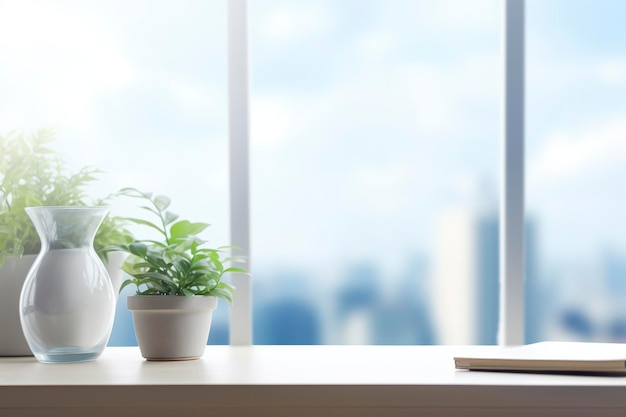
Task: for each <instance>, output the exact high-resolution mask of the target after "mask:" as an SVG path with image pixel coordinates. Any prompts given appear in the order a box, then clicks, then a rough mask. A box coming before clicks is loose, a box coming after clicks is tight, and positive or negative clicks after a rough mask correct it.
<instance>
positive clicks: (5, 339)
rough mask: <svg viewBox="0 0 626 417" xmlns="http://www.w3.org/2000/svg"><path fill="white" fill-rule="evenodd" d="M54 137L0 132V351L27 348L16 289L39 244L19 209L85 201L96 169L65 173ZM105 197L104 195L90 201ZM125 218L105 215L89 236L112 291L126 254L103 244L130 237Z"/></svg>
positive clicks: (45, 132)
mask: <svg viewBox="0 0 626 417" xmlns="http://www.w3.org/2000/svg"><path fill="white" fill-rule="evenodd" d="M53 141H54V132H53V131H52V130H49V129H46V130H39V131H37V132H35V133H33V134H32V135H29V136H27V135H24V134H23V133H22V134H16V133H9V134H7V135H1V134H0V149H2V153H1V154H0V356H22V355H30V354H31V352H30V349H29V347H28V344H27V343H26V340H25V338H24V335H23V333H22V328H21V325H20V320H19V295H20V291H21V288H22V284H23V282H24V279H25V277H26V275H27V273H28V271H29V269H30V267H31V265H32V263H33V262H34V260H35V258H36V256H37V254H38V253H39V251H40V248H41V244H40V240H39V236H38V235H37V232H36V231H35V228H34V225H33V223H32V221H31V220H30V218H29V217H28V215H27V214H26V212H25V210H24V209H25V208H26V207H29V206H85V205H90V204H88V201H87V197H86V192H85V189H86V187H87V186H88V185H89V184H90V183H91V182H92V181H94V180H95V179H96V174H97V173H98V170H96V169H94V168H90V167H85V168H82V169H81V170H79V171H78V172H75V173H69V172H68V171H67V170H66V168H65V164H64V161H63V159H62V158H61V156H60V155H59V154H58V153H57V152H55V151H54V150H52V149H51V148H50V147H49V145H50V143H51V142H53ZM104 203H106V199H103V200H98V201H96V202H94V204H91V205H101V204H104ZM125 224H126V223H125V221H124V220H123V219H121V218H119V217H111V216H109V217H107V218H106V219H105V220H104V222H103V223H102V225H101V227H100V228H99V230H98V233H97V235H96V238H95V242H94V246H95V248H96V251H97V252H98V254H99V255H100V257H101V258H102V259H103V261H104V263H105V265H106V266H107V270H108V272H109V275H110V276H111V279H112V283H113V287H114V289H115V293H116V294H117V288H119V286H120V284H121V276H122V274H121V273H120V270H119V265H121V264H122V262H123V260H124V258H125V254H123V253H121V252H120V253H116V254H113V253H110V254H108V253H107V252H104V251H103V249H104V248H105V247H108V246H111V245H114V244H122V243H127V242H129V241H131V240H132V236H131V234H130V233H129V232H128V231H127V229H126V227H125Z"/></svg>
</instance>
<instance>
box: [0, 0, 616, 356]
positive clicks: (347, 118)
mask: <svg viewBox="0 0 626 417" xmlns="http://www.w3.org/2000/svg"><path fill="white" fill-rule="evenodd" d="M526 3H528V5H527V6H528V7H527V10H528V19H527V25H526V27H527V30H526V33H527V36H526V39H527V41H528V48H527V50H528V54H527V58H528V59H527V61H526V66H524V60H523V52H524V38H525V36H524V26H523V24H524V15H523V12H524V7H523V6H524V5H525V4H526ZM503 6H506V7H508V10H509V11H510V10H513V12H511V13H509V15H505V17H503V14H502V11H503ZM0 7H1V8H0V15H2V16H3V18H4V19H3V22H4V23H3V24H2V25H0V97H2V100H0V128H1V129H2V130H3V131H8V130H11V129H25V130H32V129H36V128H40V127H55V128H56V131H57V136H58V143H57V147H58V148H59V149H60V150H61V151H63V152H64V153H65V154H67V155H68V156H69V159H70V161H71V164H72V165H73V166H74V167H80V166H83V165H93V166H96V167H98V168H101V169H102V170H103V171H105V173H104V174H103V175H102V178H101V180H100V181H99V182H98V186H97V187H98V188H97V189H95V190H94V194H96V195H97V196H104V195H106V194H108V193H110V192H112V191H114V190H116V189H119V188H120V187H123V186H129V185H131V186H135V187H137V188H141V189H145V190H151V191H155V192H158V193H162V194H166V195H169V196H170V197H172V199H173V201H174V205H175V206H176V209H177V210H179V211H180V212H181V214H182V213H183V212H184V214H185V216H186V217H189V218H197V219H199V220H200V219H209V221H211V222H213V223H214V226H213V227H212V230H211V231H210V232H211V233H210V236H208V238H209V240H210V241H212V242H215V243H216V244H221V243H226V242H229V241H230V242H229V243H233V244H241V242H238V241H237V240H236V239H233V236H232V235H231V237H230V238H229V236H228V226H229V221H230V223H231V227H232V226H233V225H234V227H235V228H236V227H240V226H239V225H241V227H240V229H239V231H240V232H241V233H240V235H241V236H247V234H248V233H249V232H250V231H251V233H250V235H251V237H252V239H251V241H250V245H249V246H248V242H243V243H244V247H245V249H246V250H248V249H249V250H250V253H251V254H252V257H251V261H252V262H251V266H252V271H253V277H254V278H253V281H254V286H253V288H254V317H255V329H254V330H255V342H256V343H381V344H405V343H407V344H413V343H423V344H430V343H496V340H497V333H498V329H497V326H498V322H499V321H500V322H503V323H504V326H503V327H502V328H501V329H500V330H501V331H502V330H503V329H504V330H505V331H507V332H511V333H512V334H518V335H519V334H521V332H522V329H521V328H517V327H518V326H517V325H516V324H515V323H516V320H517V318H519V317H521V312H522V311H524V310H525V321H526V329H525V330H526V340H527V341H534V340H539V339H542V338H573V339H589V340H620V341H621V340H623V339H624V338H626V336H625V334H626V333H625V330H624V328H626V327H625V325H624V323H623V320H622V319H620V317H621V315H622V311H621V309H622V307H621V304H622V303H620V302H619V301H620V300H619V299H620V298H621V295H626V294H624V293H626V287H624V285H623V284H622V283H621V282H622V279H621V276H622V274H623V273H624V271H626V260H625V259H626V258H624V257H623V256H622V255H621V253H622V252H623V249H624V240H623V238H622V236H621V234H620V232H621V230H620V228H619V227H617V226H616V225H619V220H620V219H621V212H620V208H621V205H620V202H621V200H620V196H621V195H622V194H623V193H622V192H621V191H622V190H621V185H620V184H619V183H618V182H617V181H616V178H619V175H620V169H619V167H620V162H621V158H622V157H623V153H624V152H623V149H622V148H624V147H623V146H622V139H621V137H620V134H621V133H622V130H623V129H622V123H621V122H620V118H621V112H622V111H623V107H624V106H623V104H622V100H621V98H622V96H623V95H624V94H623V92H622V90H623V89H624V85H625V83H624V77H623V76H622V73H623V72H624V71H623V66H624V58H623V56H622V54H621V49H620V46H621V44H622V43H623V39H621V36H622V35H621V32H622V31H621V26H619V25H620V24H621V22H620V21H619V20H617V19H618V16H621V15H622V14H623V13H621V12H623V10H622V8H623V7H624V6H622V5H621V4H618V3H617V2H610V1H591V0H559V1H553V2H540V1H537V0H529V1H528V2H525V1H524V0H474V1H465V0H445V1H444V0H419V1H418V0H398V1H394V2H392V3H390V2H384V1H382V0H365V1H349V0H346V1H342V2H333V1H330V0H328V1H327V0H301V1H298V2H295V1H288V0H274V1H268V0H251V1H246V0H227V1H226V0H216V1H212V2H205V1H200V0H196V1H191V0H189V1H177V2H173V1H167V0H163V1H134V2H131V3H128V2H121V1H113V2H78V1H70V0H67V1H59V2H54V3H50V2H45V1H35V0H27V1H21V2H13V3H10V4H8V3H4V4H3V5H2V6H0ZM229 7H231V9H230V10H231V13H230V16H231V19H232V20H231V22H230V23H231V25H230V26H231V29H232V28H233V27H234V29H235V32H237V31H239V34H242V33H244V32H245V31H248V34H247V35H248V36H247V38H245V37H241V38H240V39H237V40H236V42H234V43H233V44H231V47H230V50H229V48H228V46H227V16H228V13H227V9H229ZM120 10H123V11H124V12H123V13H120ZM503 20H504V22H503ZM502 23H504V25H502ZM501 26H504V31H503V30H502V29H501V28H500V27H501ZM502 38H505V43H504V45H505V48H503V49H502V48H501V47H500V41H501V39H502ZM246 51H249V61H246V59H245V57H246V55H245V53H244V52H246ZM229 52H230V53H231V54H233V53H235V54H237V53H238V55H237V56H238V59H237V60H233V61H231V63H230V64H231V67H230V70H231V72H232V74H236V76H238V77H241V78H237V79H235V82H234V83H233V82H232V78H231V83H232V85H234V84H236V81H237V80H239V81H242V80H243V82H241V85H235V87H237V88H238V90H237V91H238V92H237V93H233V91H232V90H231V91H230V97H231V99H232V98H233V97H234V96H235V95H236V94H239V95H238V97H239V98H242V97H243V99H242V100H240V101H238V102H237V103H235V105H234V106H232V107H231V110H230V115H231V117H232V116H233V114H234V113H236V114H239V115H240V116H241V121H242V123H241V124H237V122H236V121H235V122H233V120H234V119H232V118H231V131H232V127H233V126H237V127H241V129H240V131H238V133H237V135H239V136H238V138H239V139H241V140H242V142H241V143H244V144H246V146H243V147H233V150H232V154H231V158H234V159H231V162H232V161H233V160H237V161H238V163H243V164H244V165H243V166H242V168H243V169H244V170H245V172H246V173H247V172H248V170H249V173H250V182H249V185H250V202H249V204H248V201H247V200H246V199H245V198H244V200H245V201H244V200H242V201H244V203H243V207H235V206H233V207H231V208H230V215H229V207H228V201H229V197H231V196H232V194H233V193H231V196H229V188H228V185H229V174H228V172H229V171H228V146H229V142H228V135H229V126H228V115H229V110H228V109H227V103H228V101H227V98H228V96H229V92H228V90H227V85H228V73H227V65H228V55H229ZM515 54H517V55H515ZM511 56H513V58H514V59H513V60H512V61H507V57H511ZM590 57H591V59H590ZM503 62H506V63H507V67H506V70H505V71H504V74H505V76H504V77H503V71H502V63H503ZM248 64H249V68H248V67H247V65H248ZM246 70H248V71H249V75H250V84H249V88H248V85H247V84H246V82H245V81H246V79H245V78H244V77H246ZM524 77H526V79H527V80H526V81H527V85H528V94H527V102H526V106H525V109H526V112H527V113H526V115H527V121H528V122H527V123H525V124H524V107H523V106H518V107H517V108H513V107H511V106H508V105H507V106H503V104H502V103H501V101H500V97H501V96H502V93H503V91H502V88H501V86H502V84H503V83H506V85H508V86H514V87H515V89H513V90H506V91H507V94H508V95H507V102H506V103H507V104H512V103H514V104H515V103H516V104H517V105H520V104H523V103H524V102H523V99H524V97H525V95H524V93H525V90H524ZM510 82H511V83H510ZM246 100H249V109H250V128H249V137H250V147H249V152H250V160H249V161H248V159H247V152H248V148H247V138H248V135H247V133H248V130H247V128H246V127H247V124H246V122H247V118H246V117H245V116H247V113H246V111H247V108H248V107H247V103H246ZM231 104H232V103H231ZM503 107H505V108H504V109H503ZM503 110H504V111H503ZM503 119H504V121H505V122H506V126H509V127H511V126H513V128H512V129H511V130H510V131H509V132H508V133H507V135H508V136H506V142H505V143H506V144H507V145H510V144H516V145H519V146H522V145H526V154H524V153H518V154H517V155H515V152H513V153H512V155H511V157H512V158H513V159H512V160H509V159H505V157H504V156H503V155H502V154H499V152H500V148H501V133H500V128H501V125H502V120H503ZM515 123H517V125H515ZM515 127H517V131H516V129H515ZM524 128H525V129H526V132H525V135H524V134H522V133H523V131H524ZM511 132H512V133H511ZM516 132H517V133H516ZM231 134H232V132H231ZM516 135H517V136H516ZM512 136H515V137H512ZM524 136H525V137H526V138H527V140H526V141H524ZM516 141H517V142H516ZM522 147H523V146H522ZM522 147H520V148H519V149H522ZM233 154H234V156H233ZM239 157H241V158H239ZM238 158H239V159H238ZM524 158H526V165H527V170H526V177H525V183H524V178H522V177H521V175H517V174H520V173H522V172H524ZM503 161H505V162H506V166H505V169H504V170H503V172H504V173H505V174H506V175H504V176H503V177H501V175H500V173H499V169H500V168H499V164H500V163H501V162H503ZM511 161H513V162H511ZM231 174H232V172H231ZM516 175H517V177H516ZM242 176H243V175H242ZM231 180H232V178H231ZM509 180H511V181H513V182H509ZM515 181H517V182H515ZM500 182H504V183H505V184H506V191H508V193H506V195H504V194H503V195H500V193H499V191H498V185H499V183H500ZM181 184H185V186H183V187H181ZM187 185H188V186H187ZM524 185H526V189H527V191H528V199H527V208H528V210H527V213H526V216H525V217H524V216H521V215H520V214H523V213H524V206H523V202H524V199H523V197H524ZM231 187H233V188H231V191H232V190H233V189H234V190H235V191H237V192H238V193H239V192H240V193H241V195H244V196H245V195H247V191H248V190H247V187H248V183H247V182H246V181H245V179H244V181H243V182H232V181H231ZM237 187H240V188H237ZM498 200H502V201H504V202H505V204H504V205H503V206H501V207H505V209H502V208H500V209H499V208H498V204H497V201H498ZM237 204H238V203H237ZM248 213H249V215H248ZM499 219H504V220H505V221H504V222H502V224H500V223H501V222H500V221H499ZM248 222H250V229H248ZM516 222H517V223H516ZM516 224H517V226H520V227H518V228H517V229H516V228H515V227H517V226H515V225H516ZM503 231H504V233H503ZM523 231H524V232H525V233H524V232H523ZM503 235H504V236H508V238H509V239H511V240H510V241H506V242H503V241H502V238H501V237H502V236H503ZM524 235H525V236H524ZM244 240H245V239H244ZM510 243H513V245H510ZM522 243H524V244H525V245H524V246H523V247H522ZM516 244H517V245H516ZM502 248H504V250H502ZM522 249H525V265H524V264H522V263H521V262H517V263H515V262H516V261H520V260H521V259H522V258H521V256H522ZM501 253H503V254H504V257H503V259H500V256H499V255H500V254H501ZM524 269H525V273H526V275H525V279H526V280H525V285H526V287H525V295H523V294H522V292H521V291H517V290H519V289H521V287H519V286H518V287H515V285H518V284H519V283H520V282H521V279H522V273H523V272H524ZM503 273H504V274H503ZM499 276H501V277H502V278H501V279H504V281H503V282H504V283H505V284H506V286H505V288H504V297H503V299H504V301H505V302H504V303H500V301H499V292H500V291H501V290H502V289H501V288H499V287H500V283H499ZM516 277H517V278H516ZM518 278H519V279H518ZM511 283H513V284H514V285H513V286H510V285H509V284H511ZM516 288H517V290H516ZM240 290H241V291H242V292H244V293H247V291H248V290H249V288H248V282H247V281H243V285H242V287H241V288H240ZM583 295H584V296H583ZM243 300H244V302H243V305H244V313H245V310H246V308H249V307H250V306H249V305H247V304H246V301H245V298H244V299H243ZM524 302H525V303H524ZM222 304H223V303H222ZM503 306H504V307H507V308H506V309H504V310H503V308H502V307H503ZM236 310H237V311H239V308H237V309H236ZM516 311H517V312H519V314H518V313H516ZM505 313H506V314H505ZM118 314H119V317H118V323H117V324H116V327H115V330H114V333H113V337H112V339H111V341H112V343H113V344H125V343H129V337H132V332H131V330H130V327H128V326H129V324H128V317H127V313H126V309H125V307H124V302H123V297H121V298H120V305H119V308H118ZM238 314H239V313H237V314H236V315H238ZM244 315H245V314H244ZM124 316H126V317H124ZM517 316H519V317H517ZM239 317H240V318H241V317H243V316H241V315H239ZM214 320H215V322H214V326H213V329H212V336H211V338H212V339H211V342H212V343H226V341H227V339H228V325H229V324H228V309H227V308H225V307H224V306H223V307H222V309H221V310H219V311H218V312H217V313H216V317H215V319H214ZM233 322H234V323H233V324H234V326H235V327H237V328H238V329H239V331H241V332H242V333H243V334H245V333H246V332H249V331H251V329H248V328H247V327H246V320H245V319H244V320H243V321H241V320H233ZM124 323H126V324H124ZM130 342H132V340H130Z"/></svg>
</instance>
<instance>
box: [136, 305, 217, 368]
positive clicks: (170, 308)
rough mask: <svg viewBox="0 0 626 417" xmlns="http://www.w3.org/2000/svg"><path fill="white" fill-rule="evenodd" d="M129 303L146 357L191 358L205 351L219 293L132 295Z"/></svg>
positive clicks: (142, 350) (141, 347)
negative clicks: (198, 294) (210, 294)
mask: <svg viewBox="0 0 626 417" xmlns="http://www.w3.org/2000/svg"><path fill="white" fill-rule="evenodd" d="M127 304H128V309H129V310H130V311H131V312H132V315H133V325H134V327H135V334H136V336H137V342H138V343H139V349H140V350H141V355H142V356H143V357H144V358H146V359H148V360H187V359H197V358H199V357H201V356H202V355H203V354H204V348H205V347H206V344H207V340H208V338H209V330H210V328H211V318H212V316H213V310H215V308H216V307H217V298H216V297H211V296H193V297H185V296H176V295H171V296H168V295H132V296H129V297H128V298H127Z"/></svg>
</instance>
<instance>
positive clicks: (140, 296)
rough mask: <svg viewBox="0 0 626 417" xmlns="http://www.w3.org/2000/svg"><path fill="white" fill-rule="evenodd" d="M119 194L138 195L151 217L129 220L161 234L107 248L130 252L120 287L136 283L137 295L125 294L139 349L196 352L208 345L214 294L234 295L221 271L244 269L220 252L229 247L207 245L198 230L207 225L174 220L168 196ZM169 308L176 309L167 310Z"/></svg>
mask: <svg viewBox="0 0 626 417" xmlns="http://www.w3.org/2000/svg"><path fill="white" fill-rule="evenodd" d="M120 194H121V195H125V196H129V197H133V198H138V199H140V200H142V201H143V202H144V203H146V205H143V206H141V209H143V210H145V211H147V212H148V213H149V214H150V216H152V217H154V221H150V220H145V219H140V218H128V219H127V220H128V221H130V222H132V223H135V224H138V225H142V226H146V227H148V228H149V229H152V230H153V231H156V232H157V233H158V235H159V239H158V240H135V241H133V242H131V243H129V244H125V245H118V246H113V247H110V248H108V250H121V251H124V252H127V253H128V254H129V256H128V258H127V260H126V262H125V263H124V265H123V267H122V269H123V270H124V272H126V273H127V274H128V275H129V276H130V278H129V279H127V280H126V281H124V283H123V284H122V289H123V288H125V287H126V286H128V285H134V286H135V287H136V295H134V296H129V297H128V307H129V309H130V310H131V311H132V312H133V323H134V325H135V333H136V335H137V340H138V342H139V347H140V349H141V352H142V355H143V356H144V357H146V358H147V359H153V360H167V359H193V358H197V357H199V356H201V355H202V352H203V351H204V347H205V346H206V342H207V338H208V334H209V330H210V321H211V313H212V310H213V309H214V308H215V306H216V305H217V299H218V298H221V299H222V300H224V301H226V302H228V303H229V304H232V301H233V295H234V287H232V286H231V285H230V284H228V283H226V282H225V281H223V277H224V275H225V274H227V273H231V272H238V273H245V271H244V270H243V269H241V268H236V267H232V266H229V267H227V266H226V264H232V263H234V262H236V261H237V260H236V259H232V258H223V257H222V253H223V251H224V250H225V249H228V247H220V248H217V249H212V248H207V247H205V243H206V242H205V241H204V240H202V239H200V238H199V237H198V234H199V233H201V232H203V231H204V230H206V229H207V228H208V227H209V225H208V224H207V223H192V222H190V221H188V220H178V215H176V214H174V213H172V212H171V211H168V207H169V205H170V199H169V198H168V197H165V196H162V195H156V196H153V195H152V194H150V193H143V192H141V191H139V190H136V189H133V188H125V189H123V190H121V191H120ZM173 311H176V312H177V313H178V315H177V314H171V313H172V312H173ZM179 316H180V317H184V318H183V319H180V317H179ZM194 322H195V324H194ZM187 330H188V332H187ZM186 333H189V335H188V336H189V337H190V339H193V340H192V341H190V342H189V343H186V342H185V340H184V338H185V337H187V336H186V335H185V334H186Z"/></svg>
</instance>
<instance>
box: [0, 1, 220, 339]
mask: <svg viewBox="0 0 626 417" xmlns="http://www.w3.org/2000/svg"><path fill="white" fill-rule="evenodd" d="M0 16H2V24H1V25H0V130H1V131H2V132H3V133H6V132H8V131H10V130H14V129H16V130H18V131H25V132H31V131H34V130H37V129H41V128H54V129H55V131H56V138H57V140H56V141H55V142H54V143H53V145H52V147H53V148H54V149H56V150H58V151H59V152H62V153H63V154H64V155H65V156H66V159H67V161H68V168H69V169H71V170H77V169H79V168H80V167H83V166H86V165H90V166H94V167H97V168H99V169H101V170H102V171H103V173H102V174H101V175H100V176H99V180H98V181H97V182H96V183H95V184H94V186H93V187H92V188H91V189H90V190H89V195H90V197H92V198H102V197H104V196H106V195H108V194H109V193H111V192H114V191H116V190H118V189H120V188H122V187H129V186H130V187H136V188H139V189H141V190H145V191H152V192H155V193H158V194H164V195H167V196H169V197H171V199H172V206H171V209H172V211H175V212H177V213H178V214H180V215H181V217H182V218H186V219H189V220H192V221H205V222H208V223H211V224H212V227H211V228H210V229H209V233H207V235H206V236H203V237H205V238H207V239H208V240H209V241H210V242H211V244H213V245H215V246H220V245H226V244H228V243H229V242H228V240H227V239H228V171H227V164H228V153H227V152H228V139H227V122H226V121H227V100H226V84H227V83H226V1H225V0H214V1H210V2H207V1H202V0H182V1H181V0H176V1H173V0H159V1H153V0H150V1H148V0H134V1H121V0H114V1H110V0H109V1H88V2H85V1H76V0H65V1H54V2H50V1H34V0H24V1H13V2H2V3H1V4H0ZM133 204H134V202H133ZM118 214H126V213H125V212H122V213H119V212H118ZM129 290H130V291H132V290H131V289H130V288H129ZM130 291H129V293H130ZM221 305H222V307H221V308H220V309H219V310H218V312H217V313H216V315H215V318H214V323H213V327H212V331H211V342H212V343H228V323H227V317H228V308H227V306H225V305H224V303H221ZM129 320H130V316H129V313H128V311H127V309H126V300H125V297H124V296H122V297H120V302H119V303H118V311H117V319H116V324H115V328H114V331H113V334H112V337H111V340H110V343H111V344H122V345H123V344H129V343H134V342H135V339H134V333H133V330H132V324H131V323H130V321H129Z"/></svg>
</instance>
